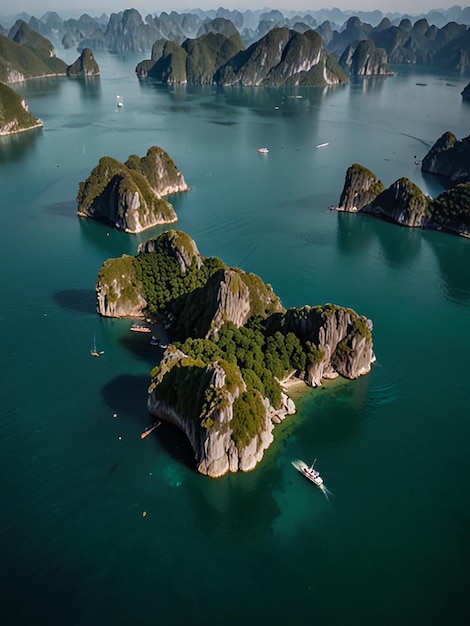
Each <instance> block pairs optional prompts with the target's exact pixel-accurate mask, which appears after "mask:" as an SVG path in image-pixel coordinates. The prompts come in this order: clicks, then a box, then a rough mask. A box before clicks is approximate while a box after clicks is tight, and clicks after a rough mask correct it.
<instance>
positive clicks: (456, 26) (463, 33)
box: [0, 7, 470, 82]
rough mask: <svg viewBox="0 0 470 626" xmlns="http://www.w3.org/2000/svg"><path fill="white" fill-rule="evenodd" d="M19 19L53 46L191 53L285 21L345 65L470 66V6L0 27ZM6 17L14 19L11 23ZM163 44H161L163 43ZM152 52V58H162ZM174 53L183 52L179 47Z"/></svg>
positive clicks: (254, 36)
mask: <svg viewBox="0 0 470 626" xmlns="http://www.w3.org/2000/svg"><path fill="white" fill-rule="evenodd" d="M18 19H21V20H23V22H26V23H27V24H28V25H29V26H30V27H31V28H32V29H33V30H35V31H37V32H38V33H40V34H41V35H43V36H44V37H46V38H48V39H50V41H51V42H52V43H53V45H54V47H55V48H56V49H60V47H65V48H73V47H77V49H78V50H79V51H81V50H83V49H84V48H89V49H91V50H108V51H111V52H123V51H129V52H130V51H132V52H150V51H151V50H154V53H155V43H156V42H162V41H163V42H174V43H175V44H178V46H183V48H184V49H185V51H186V53H187V52H188V51H187V48H188V46H189V44H188V43H186V42H187V41H188V40H191V41H192V40H197V39H198V38H200V37H202V36H205V35H208V34H209V33H219V34H221V35H224V36H225V37H228V38H229V39H231V40H232V42H234V43H235V44H236V45H238V47H239V48H240V49H246V48H249V47H250V46H251V45H252V44H253V43H255V42H258V41H260V40H262V39H263V38H264V37H265V36H266V35H267V34H268V33H269V32H270V31H272V30H273V29H279V28H281V29H288V30H291V31H295V32H298V33H302V34H305V33H306V32H309V31H315V32H316V33H318V34H319V35H320V36H321V38H322V39H323V42H324V47H325V52H326V53H328V54H331V55H334V57H335V58H336V59H337V60H338V61H339V62H340V64H341V65H342V66H343V69H346V71H347V72H348V73H358V74H359V75H362V74H365V75H367V74H369V75H370V74H388V73H390V69H389V68H388V66H387V64H416V65H425V66H436V67H441V68H443V69H446V70H451V71H458V72H462V73H470V33H469V29H468V25H469V24H470V7H464V8H461V7H453V8H451V9H448V10H440V11H435V10H434V11H430V12H428V13H427V14H422V15H419V16H411V15H400V14H398V13H393V14H390V13H389V14H384V13H383V12H381V11H379V10H377V11H369V12H360V11H358V12H356V13H355V14H354V15H352V14H351V12H343V11H340V10H339V9H332V10H325V9H321V10H312V11H308V12H297V13H296V12H294V11H289V12H281V11H278V10H267V9H265V10H262V11H261V10H260V11H254V10H249V11H244V12H241V11H237V10H233V11H230V10H227V9H224V8H219V9H217V11H202V10H195V11H192V12H186V13H177V12H175V11H171V12H170V13H166V12H162V13H160V14H159V15H157V14H154V15H151V14H149V15H147V16H145V17H142V15H141V14H140V13H139V12H138V11H137V10H136V9H127V10H125V11H122V12H119V13H112V14H111V15H110V16H109V17H108V16H106V15H102V16H100V17H91V16H89V15H87V14H84V15H81V16H80V17H79V18H78V19H75V18H73V19H72V18H70V19H65V20H64V19H62V18H61V17H60V16H59V15H58V14H57V13H55V12H48V13H46V14H44V15H43V16H42V17H40V18H37V17H31V16H29V15H20V16H15V17H14V18H6V17H5V18H1V17H0V33H1V34H3V35H5V36H7V37H9V38H13V37H14V34H15V32H16V30H17V28H18V27H17V23H16V22H17V20H18ZM12 20H13V23H12ZM8 23H12V25H11V26H10V27H6V26H5V24H8ZM363 41H367V42H370V43H368V44H367V47H366V46H365V45H364V44H362V46H361V50H360V55H359V58H356V59H354V60H353V56H354V52H355V50H356V48H357V47H358V46H359V45H360V43H361V42H363ZM159 46H160V48H162V45H161V44H159ZM376 49H377V50H378V52H377V50H376ZM175 50H178V49H175ZM238 52H239V51H237V52H236V53H238ZM154 53H152V59H153V60H157V58H156V57H155V54H154ZM174 54H175V55H177V56H178V55H179V57H181V56H182V55H181V51H180V50H178V51H177V52H175V53H174ZM224 54H225V57H226V56H227V54H228V51H227V50H224ZM371 55H372V60H371V61H369V62H368V63H367V62H364V60H362V61H361V58H362V59H364V58H365V57H367V58H371ZM226 61H227V59H226V58H225V59H224V62H226ZM205 78H206V76H205V77H204V80H205ZM202 82H204V81H202Z"/></svg>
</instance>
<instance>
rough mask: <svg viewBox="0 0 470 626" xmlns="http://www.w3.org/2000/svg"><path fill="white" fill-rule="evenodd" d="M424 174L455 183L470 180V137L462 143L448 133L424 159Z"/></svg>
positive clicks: (422, 167) (422, 166)
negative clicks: (441, 177) (443, 177)
mask: <svg viewBox="0 0 470 626" xmlns="http://www.w3.org/2000/svg"><path fill="white" fill-rule="evenodd" d="M421 169H422V171H423V172H429V173H430V174H436V175H438V176H445V177H446V178H449V179H450V180H451V181H452V182H455V183H464V182H467V181H469V180H470V135H469V136H468V137H465V138H464V139H462V140H461V141H459V140H458V139H457V137H456V136H455V135H454V134H453V133H451V132H449V131H447V132H445V133H444V134H443V135H442V136H441V137H440V138H439V139H438V140H437V141H436V143H435V144H434V145H433V147H432V148H431V150H429V152H428V153H427V154H426V156H425V157H424V159H423V161H422V164H421Z"/></svg>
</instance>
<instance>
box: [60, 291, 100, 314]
mask: <svg viewBox="0 0 470 626" xmlns="http://www.w3.org/2000/svg"><path fill="white" fill-rule="evenodd" d="M53 298H54V301H55V302H57V304H58V305H59V306H61V307H62V308H63V309H68V310H71V311H78V312H79V313H89V314H94V313H96V304H95V303H96V296H95V291H94V290H93V289H63V290H62V291H56V293H55V294H54V295H53Z"/></svg>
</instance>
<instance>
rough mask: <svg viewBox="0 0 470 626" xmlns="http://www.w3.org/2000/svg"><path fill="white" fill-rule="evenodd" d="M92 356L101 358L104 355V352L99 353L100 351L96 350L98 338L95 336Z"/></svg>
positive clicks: (91, 351)
mask: <svg viewBox="0 0 470 626" xmlns="http://www.w3.org/2000/svg"><path fill="white" fill-rule="evenodd" d="M90 354H91V356H101V355H102V354H104V350H100V351H99V352H98V350H97V348H96V338H95V336H93V347H92V349H91V350H90Z"/></svg>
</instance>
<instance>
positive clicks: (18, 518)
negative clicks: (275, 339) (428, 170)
mask: <svg viewBox="0 0 470 626" xmlns="http://www.w3.org/2000/svg"><path fill="white" fill-rule="evenodd" d="M69 54H71V58H70V59H66V60H67V61H68V62H72V60H74V57H76V54H72V53H69ZM96 56H97V60H98V63H99V64H100V67H101V78H100V79H95V80H90V81H83V80H67V79H65V78H61V79H44V80H38V81H31V82H29V83H27V84H25V85H20V86H18V87H17V90H18V91H19V92H20V93H21V94H22V95H23V96H24V97H26V99H27V100H28V102H29V106H30V110H31V111H32V112H33V114H34V115H36V116H38V117H40V118H41V119H42V120H43V122H44V129H43V130H42V131H38V132H30V133H27V134H24V135H22V136H17V137H8V138H1V139H0V175H1V188H2V198H1V209H2V218H3V221H2V239H3V241H2V245H1V246H0V259H1V265H2V268H3V271H2V273H1V275H0V284H1V295H2V308H1V312H0V318H1V325H0V345H1V353H2V357H3V358H2V360H1V364H0V375H1V380H2V385H1V387H0V393H1V403H0V407H1V408H0V472H1V477H2V480H1V483H0V485H1V495H2V510H1V513H0V516H1V517H0V519H1V526H0V541H1V544H0V545H1V557H2V574H1V586H0V589H1V592H0V593H1V596H2V597H1V602H0V622H1V623H2V624H5V625H6V626H10V625H11V626H17V625H47V626H55V625H63V624H68V625H70V626H75V625H82V624H87V625H90V626H95V625H98V624H99V625H103V624H110V625H113V626H114V625H121V624H126V625H127V624H129V625H130V624H132V625H137V624H138V625H142V626H147V625H150V624H155V623H157V622H158V623H160V624H184V623H191V624H207V623H221V622H224V623H225V624H227V625H229V626H231V625H232V624H233V625H235V624H240V623H245V624H250V625H251V624H253V625H255V624H259V623H271V624H286V623H294V622H295V621H301V620H302V621H303V622H307V621H308V622H309V623H313V624H316V625H318V626H323V625H328V626H343V625H345V624H351V625H353V624H354V625H361V626H365V625H371V626H374V625H378V624H381V625H387V624H390V625H396V624H400V625H408V624H410V625H416V624H427V625H430V624H432V625H441V624H463V623H466V622H468V620H469V618H470V615H469V609H468V601H467V599H466V598H467V595H468V594H467V589H468V585H469V575H468V559H469V556H470V554H469V541H468V528H469V522H470V519H469V517H470V515H469V513H470V507H469V503H468V493H469V487H470V484H469V483H470V480H469V476H470V462H469V457H468V449H469V446H470V426H469V423H468V374H469V367H468V354H469V350H470V334H469V332H468V330H469V310H470V273H469V271H468V269H469V258H470V242H469V241H468V240H464V239H462V238H458V237H452V236H448V235H445V234H442V233H437V232H418V231H410V230H407V229H402V228H399V227H397V226H393V225H390V224H386V223H384V222H380V221H378V220H374V219H373V218H370V217H366V216H354V215H341V214H338V213H335V212H332V211H329V210H328V207H329V206H330V205H337V204H338V201H339V196H340V194H341V190H342V187H343V182H344V176H345V172H346V169H347V167H348V166H349V165H351V164H352V163H354V162H359V163H361V164H363V165H365V166H366V167H368V168H370V169H372V171H374V172H375V173H376V174H377V175H378V176H379V177H380V178H381V179H382V180H383V182H384V183H385V184H386V185H387V186H388V185H390V184H391V183H392V182H394V181H395V180H396V179H397V178H399V177H400V176H407V177H409V178H410V179H411V180H413V181H414V182H415V183H417V184H418V185H419V186H420V187H421V188H422V189H423V190H424V191H426V193H429V194H430V195H436V194H438V193H440V192H441V191H442V189H443V186H442V183H441V182H440V181H439V180H436V179H435V178H432V177H426V176H424V175H423V174H422V173H421V171H420V169H419V167H418V166H416V165H415V160H419V159H421V158H422V157H423V156H424V154H425V153H426V152H427V151H428V149H429V147H430V146H431V145H432V144H433V143H434V141H435V140H436V139H437V138H438V137H439V136H440V135H441V134H442V133H443V132H444V131H446V130H451V131H452V132H454V133H455V134H456V135H457V137H459V138H462V137H464V136H466V135H468V129H469V126H470V108H469V107H468V106H465V105H464V104H463V103H462V99H461V96H460V92H461V91H462V89H463V87H464V86H465V85H466V83H467V82H468V81H466V80H465V79H462V78H460V77H456V76H443V75H441V74H439V73H433V72H419V71H416V70H415V71H414V70H407V71H406V72H405V71H404V70H401V69H400V70H399V71H398V73H397V75H395V76H394V77H391V78H384V79H378V80H377V79H369V80H366V81H361V82H357V83H352V84H351V85H348V86H344V87H340V88H332V89H328V90H323V89H305V90H294V89H291V90H288V89H261V88H260V89H221V88H211V87H206V88H190V87H187V88H168V87H166V86H162V85H155V84H147V83H139V82H138V80H137V78H136V77H135V75H134V68H135V65H136V64H137V62H138V61H140V60H141V59H142V56H141V55H140V56H137V55H127V56H122V55H106V54H97V55H96ZM62 57H63V58H65V55H62ZM416 82H426V83H427V86H426V87H419V86H416V84H415V83H416ZM118 94H119V95H120V96H121V98H122V100H123V103H124V106H123V107H122V108H121V109H118V108H117V106H116V95H118ZM298 95H301V96H302V98H295V97H293V96H298ZM325 142H328V144H329V145H328V146H326V147H325V148H321V149H317V148H316V146H317V145H318V144H321V143H325ZM151 145H159V146H161V147H162V148H164V149H165V150H167V151H168V153H169V154H170V155H171V156H172V158H173V159H174V160H175V162H176V164H177V166H178V167H179V169H180V170H181V171H182V172H183V174H184V176H185V178H186V181H187V182H188V184H189V185H190V187H191V190H190V191H189V192H188V193H185V194H180V195H179V196H177V197H174V198H172V201H173V203H174V206H175V208H176V211H177V213H178V216H179V221H178V223H177V226H178V228H181V229H182V230H184V231H186V232H188V234H189V235H191V236H192V237H193V238H194V239H195V240H196V242H197V244H198V247H199V249H200V251H201V253H202V254H204V255H206V256H211V255H216V256H219V257H221V258H222V259H223V260H224V261H226V262H227V263H228V264H230V265H235V266H239V267H241V268H243V269H244V270H245V271H251V272H255V273H257V274H259V275H260V276H261V277H262V278H263V280H265V281H266V282H269V283H271V284H272V285H273V288H274V290H275V291H276V293H277V294H278V295H279V296H280V297H281V299H282V301H283V303H284V305H285V306H286V307H289V306H301V305H303V304H322V303H325V302H334V303H336V304H340V305H345V306H350V307H352V308H354V309H355V310H356V311H357V312H358V313H361V314H364V315H366V316H368V317H369V318H371V319H372V320H373V323H374V348H375V352H376V355H377V363H376V365H375V366H374V368H373V370H372V372H371V373H370V375H368V376H367V377H363V378H361V379H360V380H358V381H354V382H348V381H336V382H334V383H333V384H331V385H329V386H328V387H327V388H325V389H319V390H313V391H311V392H309V393H308V394H307V395H305V396H303V397H302V398H301V399H300V400H299V402H298V413H297V415H296V416H295V417H293V418H290V419H288V420H286V422H284V424H282V425H281V426H279V427H277V432H276V439H275V443H274V444H273V446H272V447H271V448H270V449H269V451H268V452H267V454H266V455H265V458H264V460H263V462H262V463H261V464H260V465H259V467H258V468H257V469H256V470H255V471H254V472H251V473H249V474H245V475H241V474H240V475H230V476H226V477H224V478H222V479H219V480H210V479H207V478H205V477H202V476H199V475H198V474H196V473H195V472H194V471H193V468H192V454H191V449H190V446H189V444H188V443H187V442H186V440H185V439H184V438H183V437H182V436H181V435H180V434H179V433H178V432H175V431H174V430H173V429H171V428H170V427H168V426H166V425H163V426H162V427H161V428H159V429H158V430H157V431H156V433H155V435H152V436H151V437H148V438H147V439H145V440H144V441H141V439H140V437H139V435H140V432H141V431H142V430H143V428H144V427H145V426H146V425H147V424H148V423H149V420H150V418H149V416H148V414H147V411H146V389H147V385H148V382H149V371H150V369H151V367H152V366H153V365H155V363H156V362H157V361H158V357H159V354H158V353H157V352H155V348H152V347H150V346H149V345H148V337H145V336H137V337H134V336H130V335H131V333H129V326H130V324H129V322H128V321H126V320H102V319H100V318H99V317H98V316H97V315H96V313H95V310H94V284H95V280H96V275H97V272H98V269H99V268H100V266H101V264H102V263H103V261H104V260H105V259H107V258H109V257H116V256H120V255H122V254H134V253H135V252H136V249H137V245H138V244H139V243H140V242H141V241H143V240H145V239H146V238H148V237H150V236H152V235H156V234H158V233H159V232H161V231H162V230H163V229H162V228H155V229H153V230H152V231H148V232H146V233H144V234H141V235H139V236H132V235H126V234H123V233H118V232H116V231H113V230H111V229H109V228H108V227H106V226H104V225H101V224H98V223H92V222H90V221H84V220H79V219H78V218H77V216H76V203H75V197H76V193H77V189H78V183H79V182H80V181H81V180H84V179H85V178H86V177H87V176H88V174H89V173H90V171H91V169H92V168H93V167H94V166H95V165H96V164H97V162H98V159H99V158H100V157H101V156H103V155H110V156H112V157H114V158H116V159H119V160H125V159H127V157H128V156H129V155H130V154H138V155H140V156H141V155H143V154H145V152H146V151H147V149H148V148H149V147H150V146H151ZM260 146H267V147H269V150H270V152H269V154H268V155H265V156H261V155H259V154H258V153H257V148H258V147H260ZM93 336H96V340H97V343H98V347H99V349H102V350H104V351H105V354H104V355H103V357H102V358H100V359H90V356H89V349H90V347H91V343H92V341H93ZM113 413H117V417H116V418H113ZM314 457H317V458H318V462H317V464H318V467H319V469H320V470H321V472H322V474H323V476H324V478H325V482H326V485H327V487H328V490H329V491H330V492H331V495H330V496H329V500H327V499H326V498H325V497H324V495H323V494H322V493H321V491H319V490H317V489H315V488H314V487H313V486H312V485H311V484H309V483H308V482H307V481H305V480H304V479H302V477H301V476H300V475H299V474H298V473H296V472H295V470H294V469H293V468H292V466H291V461H292V460H293V459H295V458H301V459H304V460H305V461H307V462H309V461H310V460H311V459H313V458H314ZM144 512H145V513H146V515H145V516H144Z"/></svg>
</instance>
